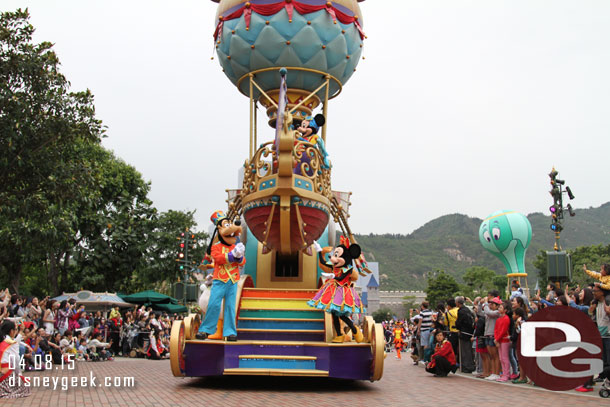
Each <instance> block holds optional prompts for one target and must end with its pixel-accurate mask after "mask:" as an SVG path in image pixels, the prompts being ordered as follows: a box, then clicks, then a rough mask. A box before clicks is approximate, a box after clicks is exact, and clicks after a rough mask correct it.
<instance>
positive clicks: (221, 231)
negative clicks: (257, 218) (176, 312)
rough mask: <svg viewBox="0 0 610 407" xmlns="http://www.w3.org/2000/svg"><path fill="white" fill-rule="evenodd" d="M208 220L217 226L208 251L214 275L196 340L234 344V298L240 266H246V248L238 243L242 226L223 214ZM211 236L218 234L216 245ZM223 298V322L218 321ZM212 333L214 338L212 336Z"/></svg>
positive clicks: (217, 212) (215, 213) (218, 213)
mask: <svg viewBox="0 0 610 407" xmlns="http://www.w3.org/2000/svg"><path fill="white" fill-rule="evenodd" d="M210 219H211V220H212V222H213V223H214V226H216V229H215V230H214V233H213V234H212V239H211V240H210V244H209V245H208V249H207V250H208V254H209V255H210V256H211V257H212V259H213V260H214V274H213V282H212V290H211V293H210V300H209V302H208V308H207V312H206V313H205V319H204V320H203V323H202V324H201V326H200V327H199V332H198V333H197V335H196V337H197V339H206V338H208V337H209V338H210V339H221V338H222V337H226V338H227V340H229V341H236V340H237V328H236V326H235V298H236V295H237V282H238V281H239V267H242V266H243V265H244V264H246V258H245V256H244V254H245V251H246V248H245V246H244V245H243V243H240V242H239V236H240V234H241V226H239V225H236V224H233V223H232V222H231V221H230V220H229V219H228V218H227V217H226V215H225V214H224V213H223V212H222V211H216V212H214V213H213V214H212V217H211V218H210ZM214 235H218V242H217V243H213V242H214ZM223 299H224V321H223V320H220V321H219V316H220V308H221V305H222V300H223ZM217 328H218V332H217ZM215 332H216V335H212V334H214V333H215ZM221 332H222V335H221Z"/></svg>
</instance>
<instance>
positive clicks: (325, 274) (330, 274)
mask: <svg viewBox="0 0 610 407" xmlns="http://www.w3.org/2000/svg"><path fill="white" fill-rule="evenodd" d="M321 276H322V277H324V278H334V277H335V275H334V274H333V273H321Z"/></svg>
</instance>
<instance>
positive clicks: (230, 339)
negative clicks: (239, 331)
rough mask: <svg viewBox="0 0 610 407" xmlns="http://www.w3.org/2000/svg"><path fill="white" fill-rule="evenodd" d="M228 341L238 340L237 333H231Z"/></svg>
mask: <svg viewBox="0 0 610 407" xmlns="http://www.w3.org/2000/svg"><path fill="white" fill-rule="evenodd" d="M227 341H229V342H236V341H237V335H229V336H227Z"/></svg>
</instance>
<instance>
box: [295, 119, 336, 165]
mask: <svg viewBox="0 0 610 407" xmlns="http://www.w3.org/2000/svg"><path fill="white" fill-rule="evenodd" d="M325 122H326V119H325V118H324V115H322V114H317V115H316V116H315V117H311V116H307V117H306V118H304V119H303V120H302V121H301V123H300V124H298V127H297V131H298V132H299V133H300V135H299V136H298V137H297V140H300V141H305V142H307V143H311V144H313V145H314V146H316V148H317V149H318V150H319V151H320V154H321V155H322V168H324V169H329V168H330V161H329V160H328V152H327V151H326V146H325V145H324V140H323V139H322V137H320V136H318V130H319V129H320V128H321V127H322V126H324V123H325ZM299 152H300V153H301V154H303V152H304V149H303V147H302V146H301V147H300V149H299ZM301 161H302V162H307V163H308V162H309V157H306V156H305V157H302V158H301ZM297 164H298V163H297ZM300 171H301V169H300V168H297V169H296V172H297V174H300Z"/></svg>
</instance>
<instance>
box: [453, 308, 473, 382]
mask: <svg viewBox="0 0 610 407" xmlns="http://www.w3.org/2000/svg"><path fill="white" fill-rule="evenodd" d="M455 303H456V305H457V307H458V312H457V320H456V321H455V327H456V329H457V330H458V332H459V333H458V338H459V348H460V358H461V359H460V367H461V369H462V372H463V373H472V372H474V371H475V365H474V358H473V356H472V341H471V339H472V334H473V332H474V315H473V314H472V311H470V310H469V309H468V308H467V307H465V306H464V297H462V296H458V297H455Z"/></svg>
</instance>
